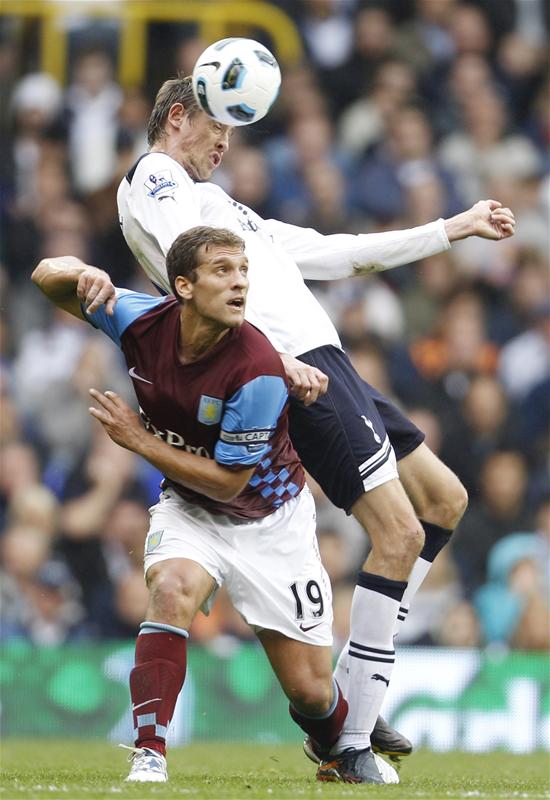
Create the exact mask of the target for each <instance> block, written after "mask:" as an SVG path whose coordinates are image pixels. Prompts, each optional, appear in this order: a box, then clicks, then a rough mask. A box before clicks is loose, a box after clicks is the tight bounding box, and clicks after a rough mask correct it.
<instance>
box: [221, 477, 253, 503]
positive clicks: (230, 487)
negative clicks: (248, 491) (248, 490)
mask: <svg viewBox="0 0 550 800" xmlns="http://www.w3.org/2000/svg"><path fill="white" fill-rule="evenodd" d="M245 485H246V484H241V483H233V482H232V483H230V484H225V485H224V486H220V487H219V488H218V489H217V491H216V497H215V499H216V500H218V501H219V502H220V503H230V502H231V501H232V500H234V499H235V498H236V497H238V496H239V495H240V493H241V492H242V490H243V489H244V487H245Z"/></svg>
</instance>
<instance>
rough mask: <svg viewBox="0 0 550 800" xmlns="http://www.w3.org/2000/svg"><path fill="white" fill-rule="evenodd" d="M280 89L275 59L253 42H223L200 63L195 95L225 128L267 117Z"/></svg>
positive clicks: (217, 43)
mask: <svg viewBox="0 0 550 800" xmlns="http://www.w3.org/2000/svg"><path fill="white" fill-rule="evenodd" d="M280 85H281V70H280V69H279V65H278V64H277V61H276V60H275V58H274V57H273V55H272V54H271V53H270V52H269V50H268V49H267V47H264V46H263V44H260V43H259V42H255V41H254V39H235V38H233V39H220V41H219V42H215V43H214V44H211V45H210V47H207V48H206V50H205V51H204V53H203V54H202V55H201V56H200V57H199V58H198V59H197V63H196V64H195V68H194V69H193V91H194V93H195V97H196V99H197V103H198V104H199V106H200V107H201V108H202V110H203V111H206V113H207V114H208V115H209V116H210V117H212V118H213V119H215V120H217V121H218V122H223V123H224V125H250V124H251V123H252V122H258V120H259V119H262V117H265V115H266V114H267V112H268V111H269V109H270V108H271V106H272V104H273V102H274V100H275V98H276V97H277V94H278V93H279V87H280Z"/></svg>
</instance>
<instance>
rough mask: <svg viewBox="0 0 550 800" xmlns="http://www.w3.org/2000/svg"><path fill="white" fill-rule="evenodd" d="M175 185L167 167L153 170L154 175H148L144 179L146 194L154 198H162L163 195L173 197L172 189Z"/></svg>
mask: <svg viewBox="0 0 550 800" xmlns="http://www.w3.org/2000/svg"><path fill="white" fill-rule="evenodd" d="M177 185H178V184H177V183H176V181H175V180H174V179H173V178H172V173H171V172H170V170H169V169H163V170H161V172H155V174H154V175H149V177H148V178H147V180H146V181H145V188H146V189H147V195H148V196H149V197H152V198H153V199H156V200H162V198H164V197H173V195H174V189H175V188H176V187H177Z"/></svg>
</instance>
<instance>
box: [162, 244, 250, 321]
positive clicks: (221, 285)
mask: <svg viewBox="0 0 550 800" xmlns="http://www.w3.org/2000/svg"><path fill="white" fill-rule="evenodd" d="M196 273H197V280H196V281H195V283H191V282H190V281H185V287H186V291H187V292H188V293H190V294H189V296H186V295H185V294H184V295H183V296H184V299H185V300H186V301H187V302H188V303H191V304H192V305H193V306H194V308H195V310H196V312H197V314H198V315H199V316H201V317H203V318H204V319H205V320H208V321H210V322H215V323H218V324H219V325H220V326H221V327H223V328H237V327H238V326H239V325H242V323H243V321H244V308H245V301H246V295H247V292H248V277H247V274H248V259H247V257H246V256H245V254H244V253H243V251H242V250H241V248H240V247H235V246H230V245H214V246H210V247H208V246H207V245H206V246H203V247H201V249H200V250H199V265H198V267H197V268H196ZM176 288H178V289H179V287H178V282H177V280H176Z"/></svg>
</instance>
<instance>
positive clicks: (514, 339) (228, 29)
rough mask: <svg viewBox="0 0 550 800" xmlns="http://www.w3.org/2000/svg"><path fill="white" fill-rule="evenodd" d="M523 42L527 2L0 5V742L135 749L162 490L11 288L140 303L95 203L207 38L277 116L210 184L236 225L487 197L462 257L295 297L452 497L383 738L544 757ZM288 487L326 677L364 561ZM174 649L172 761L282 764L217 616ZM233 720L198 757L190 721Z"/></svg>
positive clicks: (533, 290) (315, 219)
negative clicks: (71, 270) (387, 405)
mask: <svg viewBox="0 0 550 800" xmlns="http://www.w3.org/2000/svg"><path fill="white" fill-rule="evenodd" d="M549 30H550V7H549V5H548V3H546V2H544V0H468V1H467V2H462V0H384V1H383V2H382V1H380V2H375V1H372V2H370V0H288V2H285V0H271V2H263V0H262V1H260V0H238V1H237V0H235V1H233V0H227V1H226V2H224V0H202V2H201V3H200V4H199V3H198V2H195V1H194V0H184V1H183V2H163V0H148V1H145V0H144V1H143V2H139V1H137V0H136V2H133V1H132V0H119V2H112V1H110V0H96V1H95V2H94V3H89V2H87V0H74V1H73V2H67V3H64V4H62V5H61V4H58V3H56V2H53V1H52V0H26V2H23V3H22V2H14V1H13V0H3V3H2V5H1V6H0V115H1V116H0V148H1V152H2V159H1V160H0V219H1V242H0V290H1V295H2V316H1V320H0V369H1V371H0V402H1V414H0V530H1V534H0V558H1V567H0V569H1V575H0V577H1V590H0V591H1V595H0V597H1V606H2V609H1V621H2V628H1V642H2V650H3V661H4V669H3V670H2V671H1V677H0V688H1V689H2V707H3V727H4V731H5V733H6V734H7V735H22V734H29V735H30V734H32V735H39V734H43V735H56V734H59V731H60V730H61V726H63V730H64V732H65V734H67V733H68V732H71V731H73V729H74V733H75V735H78V734H79V732H81V731H82V730H83V729H82V720H83V719H84V720H85V721H86V727H85V731H86V732H87V734H88V735H95V736H107V735H108V736H113V737H115V738H116V737H120V736H121V735H126V734H128V739H129V740H130V739H131V734H130V733H129V731H130V722H129V719H128V716H129V715H128V713H127V706H128V696H127V689H126V686H125V682H126V677H127V673H128V669H129V668H130V666H131V660H132V648H133V639H134V637H135V634H136V631H137V627H138V625H139V623H140V622H141V621H142V619H143V617H144V612H145V608H146V603H147V593H146V590H145V586H144V582H143V576H142V566H141V562H142V549H143V540H144V535H145V532H146V530H147V526H148V512H147V509H148V507H149V506H150V505H152V504H153V503H154V502H155V501H156V498H157V495H158V483H159V479H160V478H159V475H158V473H157V472H156V471H155V470H153V469H152V468H151V467H149V466H148V465H147V464H146V463H144V462H142V461H140V460H139V459H138V458H137V457H135V456H134V455H133V454H131V453H128V452H127V451H125V450H122V449H120V448H118V447H117V446H116V445H114V444H113V443H111V441H110V440H109V439H108V438H107V436H106V435H105V434H104V433H103V430H102V429H101V427H100V426H99V425H98V424H97V423H96V422H94V421H93V420H92V419H91V418H90V417H89V414H88V411H87V408H88V405H89V402H88V399H87V398H88V396H87V391H88V388H89V387H90V386H92V385H93V386H96V387H98V388H101V389H106V388H110V389H113V390H116V391H118V392H119V393H121V394H122V396H124V397H125V398H126V399H127V400H130V401H132V402H133V399H132V398H133V393H132V388H131V385H130V382H129V379H128V377H127V372H126V369H125V367H124V364H123V362H122V359H121V357H120V354H119V353H118V352H116V351H115V349H114V348H113V347H112V345H111V344H110V343H109V342H108V341H107V340H104V338H102V337H101V335H98V334H96V333H95V332H94V331H93V330H91V329H90V330H86V328H85V326H83V325H81V324H80V323H78V322H76V321H75V322H73V321H71V319H70V318H69V317H68V316H67V315H65V314H64V313H63V312H57V311H55V310H52V307H50V306H49V305H48V304H47V302H46V301H44V300H43V299H42V298H41V296H40V295H39V293H38V291H37V290H36V289H35V287H34V286H32V285H31V283H30V280H29V276H30V273H31V271H32V269H33V268H34V266H35V265H36V264H37V263H38V261H39V260H40V259H41V258H43V257H46V256H59V255H66V254H72V255H75V256H78V257H80V258H82V259H83V260H85V261H87V262H89V263H91V264H95V265H98V266H101V267H103V268H104V269H106V270H108V271H109V272H110V274H111V276H112V278H113V281H114V282H115V283H116V284H117V285H119V286H126V287H130V288H135V289H138V290H142V291H151V292H154V289H153V287H152V286H151V285H150V284H148V282H147V280H146V279H145V277H144V276H143V275H142V273H141V271H140V269H139V268H138V267H137V265H136V263H135V261H134V260H133V258H132V256H131V253H130V251H129V250H128V248H127V247H126V245H125V242H124V240H123V237H122V235H121V233H120V231H119V227H118V221H117V211H116V189H117V186H118V183H119V181H120V179H121V178H122V176H123V175H124V173H125V172H126V171H127V170H128V168H129V167H130V166H131V165H132V163H133V162H134V160H135V159H136V158H137V157H138V156H139V155H141V154H142V153H143V152H144V151H145V149H146V124H147V119H148V115H149V113H150V110H151V107H152V103H153V101H154V96H155V93H156V90H157V89H158V87H159V86H160V84H161V82H162V81H163V80H165V79H167V78H169V77H173V76H174V75H175V74H177V73H178V72H181V73H182V74H190V72H191V71H192V68H193V65H194V62H195V59H196V58H197V56H198V55H199V54H200V52H201V51H202V50H203V49H204V48H205V47H206V46H207V45H208V44H210V43H211V42H213V41H215V40H216V39H218V38H222V37H223V36H229V35H231V36H247V37H251V38H255V39H258V40H259V41H261V42H263V43H264V44H266V45H267V46H268V47H270V48H271V49H272V51H273V52H274V54H275V55H276V56H277V58H278V59H279V62H280V64H281V67H282V71H283V84H282V89H281V93H280V96H279V99H278V101H277V103H276V105H275V106H274V108H273V109H272V111H271V112H270V113H269V115H268V116H267V117H266V118H265V119H264V120H262V121H261V122H259V123H257V124H256V125H253V126H250V127H248V128H239V129H237V131H236V133H235V136H234V138H233V140H232V147H231V150H230V152H229V154H228V155H227V156H226V158H225V159H224V163H223V167H222V168H221V169H220V170H218V171H217V172H216V173H215V177H214V180H215V181H216V182H219V183H220V184H221V185H222V186H223V188H224V189H226V191H228V192H229V193H230V194H231V195H233V196H234V197H235V198H237V199H238V200H240V201H241V202H243V203H244V204H246V205H250V206H252V207H253V208H254V209H255V210H256V211H258V212H259V213H260V214H261V215H262V216H264V217H276V218H279V219H282V220H285V221H287V222H291V223H294V224H297V225H302V226H311V227H314V228H316V229H317V230H319V231H321V232H323V233H332V232H343V231H347V232H351V233H353V232H371V231H381V230H391V229H396V228H403V227H411V226H414V225H421V224H423V223H425V222H428V221H430V220H433V219H436V218H438V217H447V216H450V215H452V214H455V213H457V212H459V211H461V210H463V209H465V208H466V207H468V206H470V205H471V204H473V203H474V202H476V201H477V200H478V199H482V198H487V197H492V198H495V199H498V200H500V201H501V202H502V203H503V204H505V205H508V206H509V207H510V208H512V209H513V211H514V213H515V215H516V219H517V233H516V235H515V236H514V237H513V239H511V240H509V241H505V242H501V243H498V244H496V243H493V242H486V241H482V240H476V239H472V240H468V241H465V242H463V243H460V244H458V245H455V246H453V248H452V250H451V251H450V252H447V253H444V254H442V255H440V256H434V257H433V258H430V259H427V260H425V261H424V262H419V263H416V264H414V265H410V266H406V267H401V268H399V269H396V270H393V271H390V272H386V273H384V274H383V275H380V276H375V277H369V278H358V279H353V280H347V281H340V282H331V283H328V282H327V283H320V282H317V283H314V282H312V283H311V289H312V291H313V292H314V293H315V294H316V296H317V297H318V299H319V300H320V302H321V303H322V304H323V305H324V306H325V308H326V309H327V311H328V313H329V314H330V316H331V317H332V319H333V320H334V321H335V323H336V325H337V327H338V329H339V332H340V334H341V337H342V341H343V343H344V346H345V347H346V349H347V351H348V353H349V355H350V357H351V358H352V360H353V362H354V364H355V366H356V368H357V370H358V371H359V373H360V374H361V375H362V376H363V377H364V378H365V379H366V380H368V381H369V382H370V383H372V384H374V385H375V386H376V387H377V388H378V389H380V390H381V391H383V392H384V393H385V394H387V395H389V396H390V397H392V398H393V399H394V400H395V401H396V402H397V403H399V404H400V405H401V407H402V408H404V409H405V410H406V412H407V414H408V415H409V416H410V417H411V418H412V419H413V420H414V421H415V422H416V423H417V424H418V425H419V426H420V427H421V428H422V429H423V430H424V431H425V432H426V434H427V442H428V444H429V446H430V447H431V448H432V449H433V450H434V451H435V452H436V453H438V454H439V456H440V457H441V458H442V459H443V460H444V461H445V462H446V463H447V464H448V465H449V466H450V467H451V468H452V469H453V470H454V471H456V473H457V474H458V475H459V476H460V478H461V480H462V481H463V482H464V484H465V485H466V487H467V489H468V492H469V495H470V506H469V510H468V512H467V514H466V516H465V518H464V520H463V522H462V523H461V525H460V528H459V529H458V531H457V532H456V534H455V536H454V537H453V540H452V544H451V546H450V547H448V548H447V549H445V550H444V551H443V552H442V553H441V554H440V555H439V556H438V558H437V560H436V562H435V565H434V568H433V569H432V570H431V572H430V574H429V577H428V579H427V580H426V582H425V584H424V585H423V587H422V589H421V591H420V592H419V594H418V596H417V599H416V601H415V603H414V604H413V607H412V610H411V612H410V614H409V618H408V621H407V625H406V626H405V627H404V628H403V629H402V632H401V633H400V635H399V640H398V645H400V647H399V652H400V659H399V662H398V665H397V666H396V671H395V673H394V679H393V681H392V687H391V690H390V695H389V698H388V702H387V707H386V709H385V711H386V714H387V715H388V716H389V717H390V718H391V719H392V720H393V721H394V723H395V724H397V725H400V726H401V728H402V730H403V731H404V732H405V733H408V735H409V736H411V738H413V740H415V742H416V743H419V744H420V743H424V744H427V745H428V746H430V747H433V748H434V749H440V750H444V749H450V748H452V747H460V748H462V749H479V750H483V749H491V748H492V747H506V748H509V749H516V750H517V749H519V750H520V751H528V750H531V749H534V748H536V747H546V748H548V749H550V733H549V730H550V726H548V725H547V723H548V719H549V717H548V715H549V714H550V686H549V683H550V676H549V674H548V673H549V671H548V661H547V660H546V657H547V652H548V649H549V646H550V616H549V594H548V586H549V580H550V484H549V480H548V461H549V452H548V432H549V421H550V403H549V398H550V391H549V390H550V295H549V291H548V289H549V284H548V255H549V247H548V245H549V242H548V211H549V208H548V207H549V196H550V181H549V167H550V159H549V145H550V116H549V108H550V103H549V89H550V83H549V71H548V38H549ZM312 488H313V491H314V493H315V495H316V500H317V505H318V536H319V543H320V548H321V551H322V556H323V560H324V562H325V566H326V567H327V569H328V571H329V573H330V575H331V578H332V582H333V590H334V610H335V631H334V633H335V654H336V653H337V652H338V651H339V649H340V647H341V646H342V645H343V644H344V642H345V640H346V638H347V625H348V615H349V606H350V600H351V595H352V592H353V587H354V583H355V575H356V572H357V569H358V568H359V567H360V565H361V563H362V561H363V559H364V557H365V555H366V553H367V548H368V543H367V541H366V540H365V537H364V535H363V534H362V533H361V531H359V530H358V529H357V526H356V523H355V522H354V520H353V519H351V518H347V517H346V516H345V515H344V514H343V513H342V512H340V511H338V510H336V509H335V508H334V507H333V506H331V504H330V503H328V501H327V500H326V498H324V496H323V495H322V493H321V492H320V490H319V489H318V487H316V486H315V485H312ZM191 635H192V643H193V644H192V646H191V648H190V650H191V656H190V665H191V666H190V675H189V679H188V681H187V683H186V688H185V691H184V693H183V695H182V698H181V702H180V704H179V706H178V709H179V710H178V714H177V716H176V720H175V723H174V730H173V732H172V736H173V741H174V742H179V743H181V742H184V741H187V740H188V739H189V738H191V737H195V738H216V736H217V737H218V738H219V737H220V735H228V736H232V737H233V738H239V737H240V738H252V739H257V740H263V741H270V740H281V739H285V738H290V739H292V738H296V735H297V734H296V732H295V731H294V730H293V728H292V726H291V724H290V722H289V721H288V720H287V717H286V709H285V704H284V701H283V700H282V696H281V692H280V690H279V689H278V687H277V686H275V685H274V683H273V679H272V676H271V675H270V673H269V669H268V667H267V665H266V664H265V663H264V662H265V659H264V657H263V654H262V653H261V652H259V650H258V648H257V646H256V645H255V644H254V641H253V636H251V633H250V631H249V630H248V628H247V626H246V625H245V624H244V623H243V621H242V620H241V619H240V618H239V617H238V615H236V613H235V612H234V611H233V610H232V608H231V606H230V605H229V603H228V601H227V598H226V597H225V596H224V594H223V592H222V593H220V596H219V598H218V601H217V603H216V605H215V608H214V610H213V612H212V613H211V615H210V616H209V617H208V618H207V617H204V616H203V615H202V614H199V616H198V618H197V620H196V622H195V623H194V625H193V627H192V630H191ZM213 698H216V699H215V702H214V701H213ZM37 705H40V707H41V708H43V709H44V713H43V715H41V716H40V718H39V717H37V715H36V707H37ZM204 708H208V709H209V711H208V714H209V716H208V715H207V717H206V718H205V714H206V711H204V710H203V709H204ZM237 710H238V713H236V712H237ZM229 713H231V714H232V715H233V714H234V715H235V720H236V722H235V727H234V729H233V730H232V731H226V732H225V734H224V733H223V732H222V731H220V729H219V727H218V726H217V722H216V721H217V720H218V715H220V716H219V719H223V718H224V715H227V714H229ZM484 714H485V716H484ZM71 726H72V727H71ZM472 731H473V733H472Z"/></svg>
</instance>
